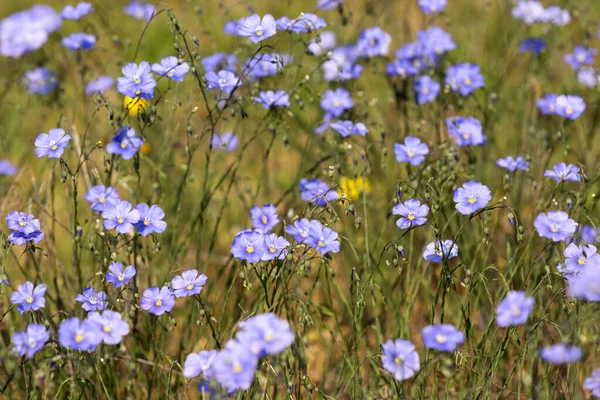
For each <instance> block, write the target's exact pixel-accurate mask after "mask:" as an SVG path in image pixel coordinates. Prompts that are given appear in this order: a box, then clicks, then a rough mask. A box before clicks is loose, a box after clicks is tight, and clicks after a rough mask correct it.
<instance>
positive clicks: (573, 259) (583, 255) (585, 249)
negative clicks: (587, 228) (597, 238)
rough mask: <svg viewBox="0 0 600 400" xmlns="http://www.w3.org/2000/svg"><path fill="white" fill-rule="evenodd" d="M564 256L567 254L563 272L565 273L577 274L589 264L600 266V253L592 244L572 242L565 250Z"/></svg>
mask: <svg viewBox="0 0 600 400" xmlns="http://www.w3.org/2000/svg"><path fill="white" fill-rule="evenodd" d="M563 256H565V266H564V267H563V268H562V271H561V272H562V273H563V274H565V275H572V274H573V275H576V274H578V273H579V272H581V271H582V270H583V269H584V268H585V267H587V266H588V265H592V266H596V267H599V268H600V254H598V253H597V252H596V247H595V246H592V245H588V246H577V245H576V244H575V243H570V244H569V245H568V246H567V248H566V249H565V250H564V252H563Z"/></svg>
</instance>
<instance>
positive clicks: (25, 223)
mask: <svg viewBox="0 0 600 400" xmlns="http://www.w3.org/2000/svg"><path fill="white" fill-rule="evenodd" d="M25 225H27V221H23V220H20V221H19V226H25Z"/></svg>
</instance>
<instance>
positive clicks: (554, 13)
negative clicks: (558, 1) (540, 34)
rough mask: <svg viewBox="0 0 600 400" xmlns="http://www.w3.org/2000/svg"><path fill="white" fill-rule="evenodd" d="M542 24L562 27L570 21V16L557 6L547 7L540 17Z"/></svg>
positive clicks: (566, 11)
mask: <svg viewBox="0 0 600 400" xmlns="http://www.w3.org/2000/svg"><path fill="white" fill-rule="evenodd" d="M541 21H542V22H550V23H552V24H554V25H557V26H563V25H566V24H568V23H569V21H571V14H569V11H568V10H563V9H562V8H560V7H558V6H549V7H548V8H546V10H545V11H544V12H543V14H542V16H541Z"/></svg>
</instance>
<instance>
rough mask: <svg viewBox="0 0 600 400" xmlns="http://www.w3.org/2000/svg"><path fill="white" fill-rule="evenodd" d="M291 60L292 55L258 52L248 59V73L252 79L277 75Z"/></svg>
mask: <svg viewBox="0 0 600 400" xmlns="http://www.w3.org/2000/svg"><path fill="white" fill-rule="evenodd" d="M289 61H290V57H289V56H287V55H283V54H278V53H271V54H268V53H267V54H265V53H260V54H256V55H254V57H252V58H249V59H248V60H247V61H246V64H245V65H246V73H247V75H248V77H249V78H250V79H254V80H258V79H261V78H264V77H266V76H271V75H277V74H279V73H280V71H281V70H282V69H283V67H284V66H286V65H287V64H288V63H289Z"/></svg>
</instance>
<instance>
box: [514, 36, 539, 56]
mask: <svg viewBox="0 0 600 400" xmlns="http://www.w3.org/2000/svg"><path fill="white" fill-rule="evenodd" d="M545 48H546V41H545V40H543V39H539V38H534V37H530V38H527V39H525V40H524V41H523V42H522V43H521V45H520V46H519V51H520V52H521V53H525V52H527V51H529V52H531V54H533V55H534V56H539V55H540V54H541V53H542V50H544V49H545Z"/></svg>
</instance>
